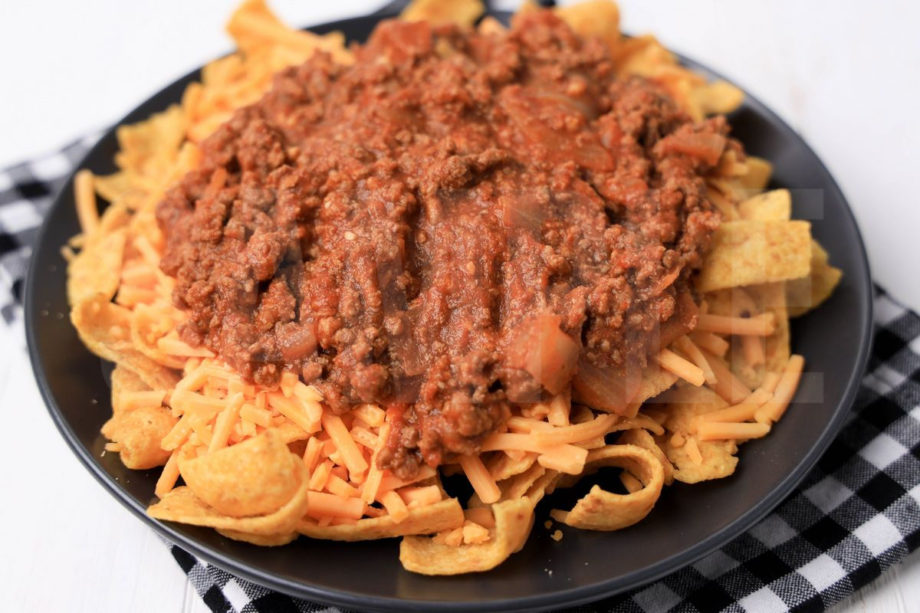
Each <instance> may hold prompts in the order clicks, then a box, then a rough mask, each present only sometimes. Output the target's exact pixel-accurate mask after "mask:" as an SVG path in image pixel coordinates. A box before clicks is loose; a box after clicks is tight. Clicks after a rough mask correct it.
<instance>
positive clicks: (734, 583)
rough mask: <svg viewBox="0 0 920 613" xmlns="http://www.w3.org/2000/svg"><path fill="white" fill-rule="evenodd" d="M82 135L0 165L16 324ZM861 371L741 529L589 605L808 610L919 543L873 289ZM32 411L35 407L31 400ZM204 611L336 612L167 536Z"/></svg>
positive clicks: (905, 356)
mask: <svg viewBox="0 0 920 613" xmlns="http://www.w3.org/2000/svg"><path fill="white" fill-rule="evenodd" d="M87 142H88V141H86V140H84V141H81V142H77V143H74V144H72V145H70V146H68V147H66V148H65V149H63V150H62V151H60V152H57V153H55V154H53V155H50V156H47V157H43V158H41V159H37V160H33V161H31V162H27V163H24V164H19V165H17V166H14V167H12V168H9V169H7V170H5V171H0V313H2V319H3V321H4V323H5V324H7V325H9V326H13V327H21V325H22V324H21V320H22V318H21V311H22V307H21V305H20V299H21V296H22V283H23V282H22V278H23V273H24V271H25V268H26V265H27V262H28V258H29V254H30V244H31V242H32V241H33V239H34V237H35V234H36V228H37V225H38V223H39V222H40V221H41V218H42V215H43V214H44V213H45V212H46V211H47V209H48V207H49V206H50V203H51V198H52V195H53V194H54V193H55V191H56V190H57V188H58V187H59V186H60V185H61V184H62V183H63V181H64V178H65V177H66V176H67V175H68V173H69V172H70V171H71V169H72V167H73V166H74V164H75V163H76V162H77V161H78V160H79V158H80V157H81V155H82V154H83V153H84V152H85V151H86V149H87ZM875 318H876V326H877V330H876V333H875V342H874V348H873V352H872V362H871V364H870V367H869V372H868V374H867V375H866V376H865V378H864V379H863V385H862V388H861V390H860V394H859V397H858V398H857V401H856V405H855V408H854V410H853V413H852V415H851V416H850V419H849V422H848V423H847V424H846V425H845V426H844V428H843V430H842V431H841V433H840V435H839V436H838V437H837V439H836V440H835V441H834V442H833V444H832V445H831V447H830V449H828V451H827V453H825V454H824V457H822V458H821V460H820V462H819V463H818V465H817V467H816V468H815V469H814V470H813V471H812V472H811V474H810V475H809V476H808V477H807V479H806V480H805V481H804V482H803V483H802V485H801V486H800V487H799V488H798V489H797V490H796V491H795V492H794V493H793V494H792V495H791V496H790V497H789V498H788V499H787V500H786V501H785V502H783V503H782V504H781V505H780V506H779V507H778V508H777V509H776V510H775V511H774V512H773V513H772V514H770V515H769V516H767V518H766V519H764V520H763V521H761V522H760V523H759V524H757V525H756V526H754V527H753V528H752V529H751V530H750V531H748V532H747V533H745V534H743V535H741V536H740V537H738V538H736V539H735V540H734V541H732V542H731V543H729V544H728V545H726V546H725V547H723V548H722V549H720V550H718V551H715V552H714V553H711V554H709V555H708V556H707V557H705V558H703V559H702V560H700V561H699V562H697V563H695V564H693V565H691V566H688V567H686V568H684V569H682V570H679V571H677V572H675V573H673V574H671V575H669V576H667V577H665V578H664V579H661V580H659V581H657V582H655V583H652V584H650V585H647V586H645V587H643V588H640V589H637V590H634V591H632V592H629V593H627V594H623V595H619V596H615V597H612V598H609V599H607V600H604V601H601V602H598V603H595V604H593V605H590V606H586V607H581V608H579V609H576V611H578V612H588V611H638V612H642V611H648V612H651V611H654V612H660V611H720V610H724V611H745V610H746V611H757V612H758V613H760V612H772V611H785V610H793V611H818V610H823V609H826V608H828V607H830V606H831V605H833V604H834V603H836V602H838V601H840V600H841V599H843V598H845V597H846V596H848V595H849V594H852V593H853V591H854V590H856V589H858V588H860V587H862V586H863V585H866V584H867V583H868V582H870V581H871V580H873V579H874V578H876V577H878V576H879V575H880V574H881V573H882V571H884V570H885V569H886V568H888V567H889V566H891V565H892V564H895V563H897V562H898V561H900V560H901V559H902V558H903V557H904V556H905V555H907V554H908V553H909V552H911V551H912V550H914V549H916V548H917V546H918V545H920V317H918V316H917V314H916V313H913V312H911V311H909V310H907V309H905V308H904V307H902V306H900V305H898V304H897V303H895V302H894V301H893V300H892V299H891V298H889V297H888V296H887V295H886V294H885V293H884V292H883V291H881V290H879V289H876V297H875ZM36 410H38V408H36ZM172 553H173V556H174V557H175V558H176V561H177V562H178V563H179V565H180V566H181V567H182V569H183V570H184V571H185V572H186V574H187V575H188V578H189V581H191V582H192V584H193V585H194V586H195V589H196V590H197V591H198V593H199V594H200V595H201V597H202V599H203V600H204V602H205V604H207V605H208V607H209V608H210V609H211V610H212V611H215V612H217V611H220V612H223V611H227V612H229V611H240V612H246V613H249V612H261V611H300V612H307V611H311V612H312V611H321V610H327V611H335V610H336V609H330V608H326V607H324V606H323V605H319V604H316V603H311V602H306V601H303V600H296V599H293V598H290V597H289V596H285V595H283V594H279V593H276V592H272V591H270V590H268V589H266V588H263V587H260V586H258V585H255V584H252V583H249V582H247V581H244V580H242V579H239V578H236V577H234V576H232V575H230V574H228V573H226V572H224V571H223V570H221V569H219V568H217V567H215V566H212V565H210V564H207V563H206V562H204V561H202V560H198V559H196V558H195V557H193V556H191V555H190V554H188V553H186V552H185V551H183V550H182V549H179V548H178V547H175V546H173V547H172Z"/></svg>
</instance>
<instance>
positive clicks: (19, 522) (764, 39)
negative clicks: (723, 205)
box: [0, 0, 920, 612]
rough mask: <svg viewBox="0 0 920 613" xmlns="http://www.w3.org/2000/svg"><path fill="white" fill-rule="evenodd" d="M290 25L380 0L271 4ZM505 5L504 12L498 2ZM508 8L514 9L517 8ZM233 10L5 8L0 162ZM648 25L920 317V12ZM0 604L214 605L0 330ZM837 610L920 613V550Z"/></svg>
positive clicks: (704, 12) (177, 63)
mask: <svg viewBox="0 0 920 613" xmlns="http://www.w3.org/2000/svg"><path fill="white" fill-rule="evenodd" d="M273 4H274V6H275V7H276V9H277V10H278V11H279V13H281V14H282V15H283V16H284V17H285V18H286V19H287V20H288V21H289V22H290V23H296V24H310V23H319V22H322V21H326V20H331V19H335V18H339V17H345V16H349V15H357V14H361V13H364V12H367V11H368V10H370V9H373V8H375V7H376V6H379V4H380V3H379V2H369V1H367V0H339V1H338V2H336V3H313V2H303V1H302V0H276V1H275V2H274V3H273ZM497 4H499V5H500V6H507V5H508V3H507V2H501V3H497ZM511 4H513V3H511ZM233 5H234V1H233V0H198V1H196V2H184V1H183V0H135V1H134V2H119V1H118V0H95V1H94V2H83V3H57V4H56V5H55V6H53V7H51V6H49V3H40V2H34V3H27V2H19V3H14V2H3V3H0V83H2V88H3V90H2V93H0V166H5V165H7V164H10V163H13V162H16V161H19V160H21V159H25V158H28V157H31V156H34V155H37V154H40V153H42V152H47V151H51V150H53V149H55V148H57V147H59V146H60V145H62V144H64V143H66V142H68V140H70V139H74V138H76V137H78V136H81V135H84V134H86V133H88V132H91V131H93V130H97V129H100V128H103V127H105V126H107V125H109V124H111V123H112V122H113V120H115V119H117V118H118V117H120V116H121V115H123V114H124V113H125V112H127V111H128V110H130V109H131V108H132V107H133V106H134V105H136V104H137V103H139V102H141V101H142V100H143V99H144V98H146V97H147V96H148V95H150V94H152V93H153V92H155V91H156V90H158V89H159V88H160V87H161V86H163V85H165V84H166V83H168V82H170V81H171V80H173V79H174V78H176V77H178V76H180V75H181V74H184V73H185V72H187V71H188V70H191V69H193V68H195V67H196V66H198V65H200V64H202V63H203V62H205V61H207V60H208V59H211V58H213V57H215V56H217V55H219V54H221V53H223V52H225V51H227V50H229V48H230V43H229V41H228V40H226V38H225V37H224V36H223V34H222V31H221V28H220V26H221V24H222V23H223V21H224V19H225V17H226V16H227V15H228V14H229V13H230V11H231V10H232V7H233ZM621 6H622V12H623V14H624V27H625V29H627V30H628V31H630V32H635V33H640V32H645V31H653V32H655V33H656V34H657V35H658V36H659V38H660V39H661V40H662V41H663V42H665V44H667V45H668V46H670V47H671V48H673V49H675V50H678V51H681V52H684V53H686V54H687V55H689V56H690V57H693V58H695V59H697V60H699V61H701V62H703V63H705V64H707V65H709V66H711V67H713V68H715V69H716V70H719V71H721V72H723V73H724V74H725V75H726V76H727V77H729V78H730V79H732V80H734V81H735V82H737V83H738V84H739V85H741V86H743V87H745V88H747V89H748V90H749V91H751V92H752V93H753V94H754V95H756V96H758V97H760V98H761V99H762V100H763V101H764V102H765V103H767V104H768V105H769V106H771V107H772V108H773V109H774V110H776V111H777V112H779V114H780V115H781V116H783V117H784V118H785V119H786V120H787V121H788V122H789V123H790V124H791V125H792V126H793V127H794V128H796V129H797V130H798V131H800V132H801V133H802V134H803V135H804V136H805V138H806V140H808V142H809V143H810V144H811V145H812V146H813V147H814V148H815V149H816V151H817V152H818V154H819V155H820V156H821V157H822V158H823V159H824V161H825V162H826V163H827V164H828V166H829V168H830V170H831V172H832V173H833V174H834V176H835V177H836V178H837V180H838V181H839V182H840V184H841V187H842V188H843V191H844V192H845V193H846V195H847V196H848V198H849V200H850V203H851V205H852V206H853V208H854V210H855V212H856V215H857V217H858V219H859V223H860V226H861V228H862V230H863V233H864V237H865V239H866V242H867V244H868V248H869V253H870V259H871V263H872V267H873V273H874V275H875V278H876V280H877V281H878V282H879V283H881V284H882V285H883V286H884V287H885V288H886V289H887V290H889V291H890V292H891V293H892V294H893V295H894V296H895V297H896V298H898V299H900V300H901V301H903V302H905V303H906V304H908V305H909V306H911V307H912V308H914V309H915V310H920V283H918V282H917V277H916V269H917V264H920V256H918V255H917V251H916V243H917V242H918V241H917V233H918V229H920V206H918V204H917V202H916V201H915V196H914V194H915V193H916V189H915V187H916V186H915V185H914V184H913V183H914V180H915V177H916V170H915V169H916V168H918V167H920V122H918V121H917V119H916V117H915V115H914V114H913V113H914V108H915V106H916V101H917V99H918V94H920V91H918V86H917V82H918V80H917V79H916V75H915V74H914V73H915V72H916V68H917V67H918V66H920V43H918V40H920V38H918V37H917V36H916V34H915V27H916V23H918V22H920V5H917V4H914V3H907V2H882V3H876V4H871V3H856V2H833V1H831V0H821V1H812V2H807V3H802V2H795V1H794V0H776V1H774V2H756V3H755V2H737V3H719V2H716V0H706V1H701V2H696V3H694V4H693V5H692V6H691V5H690V4H689V3H684V2H680V0H659V1H658V2H642V1H641V0H621ZM0 415H2V417H3V423H4V428H2V429H0V476H2V479H0V486H2V489H0V492H2V494H0V496H2V502H0V544H2V545H0V547H2V551H3V555H0V598H2V604H0V609H2V610H9V611H64V610H67V611H77V612H81V611H87V612H89V611H93V612H95V611H171V610H172V611H190V612H191V611H195V612H199V611H206V610H207V609H206V607H205V606H204V605H203V603H202V602H201V600H200V599H199V598H198V596H197V595H196V594H195V593H194V590H192V589H191V588H190V586H189V585H188V583H187V581H186V580H185V576H184V574H183V573H182V571H181V570H180V569H179V567H178V565H177V564H176V563H175V562H174V561H173V560H172V557H171V556H170V554H169V552H168V550H167V548H166V547H165V546H164V545H163V544H162V542H161V541H160V540H159V538H158V537H156V536H155V535H154V533H153V532H152V531H151V530H149V529H148V528H147V527H145V525H144V524H142V523H141V522H140V521H138V520H137V519H135V518H134V517H133V516H132V515H131V514H129V513H128V512H127V511H126V510H125V509H123V508H122V507H121V506H120V505H119V503H117V502H116V501H115V500H114V499H113V498H112V497H110V496H109V495H108V494H107V493H105V491H104V490H103V489H102V488H101V487H100V486H99V485H98V484H97V483H95V482H94V480H93V478H92V477H91V476H90V475H89V474H88V473H87V472H86V471H85V470H84V469H83V468H82V467H81V466H80V464H79V463H78V462H77V461H76V459H75V458H74V457H73V455H72V453H71V452H70V450H69V449H68V448H67V446H66V444H65V443H64V441H63V439H62V438H61V437H60V435H59V434H58V432H57V430H56V429H55V428H54V426H53V424H52V422H51V420H50V418H49V417H48V414H47V412H46V410H45V408H44V406H43V404H42V401H41V399H40V397H39V394H38V390H37V388H36V385H35V382H34V379H33V376H32V373H31V370H30V367H29V365H28V362H27V360H26V358H25V349H24V341H23V340H22V336H21V334H18V333H16V332H10V331H6V330H0ZM837 610H838V611H848V612H849V611H870V612H882V611H884V612H888V611H917V610H920V554H914V555H913V556H911V557H910V558H908V560H907V561H906V562H905V563H904V564H902V565H900V566H898V567H895V568H893V569H891V570H889V571H888V572H887V573H885V575H883V576H882V577H881V578H880V579H879V580H877V581H875V582H874V583H873V584H871V585H870V586H868V587H867V588H865V589H863V590H862V591H861V592H859V593H858V594H856V595H855V596H854V597H852V598H850V599H849V600H848V601H846V602H845V603H842V604H841V605H840V606H839V607H838V609H837Z"/></svg>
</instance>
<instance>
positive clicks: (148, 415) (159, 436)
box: [102, 407, 177, 470]
mask: <svg viewBox="0 0 920 613" xmlns="http://www.w3.org/2000/svg"><path fill="white" fill-rule="evenodd" d="M176 421H177V419H176V418H175V417H173V416H172V414H171V413H170V412H169V410H168V409H164V408H161V407H142V408H139V409H135V410H133V411H126V412H123V413H119V414H117V415H115V416H113V417H112V418H111V419H110V420H108V421H107V422H105V425H103V426H102V434H103V436H105V437H106V438H107V439H109V440H111V441H114V442H116V443H118V445H119V447H120V448H119V454H120V456H121V461H122V462H123V463H124V465H125V466H127V467H128V468H131V469H136V470H145V469H148V468H153V467H155V466H162V465H164V464H166V460H168V459H169V455H170V452H168V451H164V450H163V449H162V448H161V447H160V441H161V440H163V437H164V436H166V434H167V433H168V432H169V431H170V430H171V429H172V427H173V426H175V425H176Z"/></svg>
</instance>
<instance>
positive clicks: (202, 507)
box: [147, 462, 309, 542]
mask: <svg viewBox="0 0 920 613" xmlns="http://www.w3.org/2000/svg"><path fill="white" fill-rule="evenodd" d="M299 471H300V475H299V478H300V483H299V484H298V485H299V487H298V488H297V491H296V492H295V493H294V496H293V497H291V499H290V500H288V501H287V502H286V503H285V504H284V506H282V507H281V508H279V509H277V510H275V511H274V512H273V513H269V514H267V515H258V516H253V517H230V516H227V515H224V514H222V513H219V512H218V511H216V510H215V509H214V508H212V507H209V506H208V505H207V504H205V503H204V502H202V500H201V499H200V498H198V497H197V496H195V494H194V493H193V492H192V490H191V489H189V488H188V487H186V486H180V487H177V488H176V489H174V490H172V491H171V492H169V493H168V494H166V496H164V497H163V499H162V500H160V502H158V503H156V504H154V505H152V506H151V507H150V508H148V509H147V514H148V515H150V516H151V517H153V518H154V519H162V520H166V521H175V522H179V523H183V524H192V525H195V526H208V527H211V528H217V529H219V530H225V531H226V530H230V531H233V532H231V533H228V534H236V533H244V534H245V535H246V536H247V537H248V538H246V539H243V540H249V542H252V540H251V539H252V537H253V535H255V536H268V537H276V536H277V535H282V534H290V533H291V532H293V531H294V529H295V527H296V526H297V521H298V520H299V519H300V518H301V517H302V516H303V514H304V511H305V510H306V508H307V496H308V494H309V491H308V485H309V479H307V468H306V466H304V464H303V463H302V462H301V463H300V467H299Z"/></svg>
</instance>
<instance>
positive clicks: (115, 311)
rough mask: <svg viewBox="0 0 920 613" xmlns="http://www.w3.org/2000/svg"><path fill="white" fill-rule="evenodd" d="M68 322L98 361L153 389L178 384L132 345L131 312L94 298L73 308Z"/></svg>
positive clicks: (174, 376)
mask: <svg viewBox="0 0 920 613" xmlns="http://www.w3.org/2000/svg"><path fill="white" fill-rule="evenodd" d="M70 321H71V322H72V323H73V325H74V327H75V328H76V329H77V333H78V334H79V335H80V340H82V341H83V344H84V345H86V346H87V348H89V350H90V351H92V352H93V353H95V354H96V355H98V356H99V357H101V358H103V359H106V360H109V361H111V362H115V363H116V364H119V365H120V366H123V367H124V368H127V369H128V370H131V371H132V372H134V373H135V374H136V375H137V376H138V377H140V379H141V380H142V381H143V382H144V383H146V384H147V385H149V386H150V387H151V388H153V389H170V388H173V387H175V386H176V384H177V383H178V382H179V376H178V375H177V374H176V372H175V371H173V370H170V369H169V368H166V367H165V366H162V365H160V364H157V363H156V362H154V361H153V360H151V359H150V358H148V357H147V356H146V355H144V354H143V353H141V352H140V351H138V350H137V348H136V347H135V346H134V344H133V343H132V342H131V311H129V310H128V309H126V308H124V307H121V306H118V305H117V304H112V303H111V302H109V299H108V298H107V297H106V296H105V295H104V294H95V295H93V296H91V297H89V298H86V299H85V300H81V301H80V302H78V303H76V304H74V305H73V307H72V308H71V310H70Z"/></svg>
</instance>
